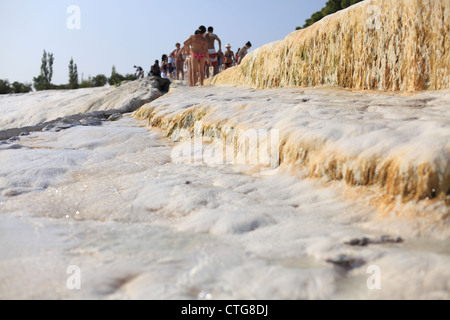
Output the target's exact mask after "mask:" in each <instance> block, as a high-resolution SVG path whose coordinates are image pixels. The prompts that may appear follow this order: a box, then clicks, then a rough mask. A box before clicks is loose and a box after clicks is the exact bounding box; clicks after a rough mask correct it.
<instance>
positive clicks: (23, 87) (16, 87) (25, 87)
mask: <svg viewBox="0 0 450 320" xmlns="http://www.w3.org/2000/svg"><path fill="white" fill-rule="evenodd" d="M12 90H13V92H14V93H28V92H30V91H31V90H32V88H31V84H26V83H25V84H24V83H21V82H17V81H15V82H14V83H13V84H12Z"/></svg>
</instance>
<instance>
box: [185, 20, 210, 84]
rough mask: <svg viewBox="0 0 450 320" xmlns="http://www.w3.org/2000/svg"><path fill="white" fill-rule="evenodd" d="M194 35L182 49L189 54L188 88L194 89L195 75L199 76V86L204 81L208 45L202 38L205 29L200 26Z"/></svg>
mask: <svg viewBox="0 0 450 320" xmlns="http://www.w3.org/2000/svg"><path fill="white" fill-rule="evenodd" d="M198 31H199V32H196V34H195V35H192V36H190V38H189V39H188V40H186V41H185V42H184V48H185V50H186V51H188V52H189V54H190V55H191V58H190V59H189V66H188V67H189V86H191V87H194V86H195V85H196V84H197V74H198V76H199V82H200V85H203V83H204V79H205V73H204V69H205V58H206V59H207V60H208V62H209V54H208V43H207V42H206V39H205V37H204V35H205V33H206V28H205V27H204V26H200V28H199V29H198Z"/></svg>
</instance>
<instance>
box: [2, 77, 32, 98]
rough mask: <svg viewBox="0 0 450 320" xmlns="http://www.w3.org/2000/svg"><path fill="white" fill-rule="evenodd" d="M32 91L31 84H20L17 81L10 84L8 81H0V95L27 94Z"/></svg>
mask: <svg viewBox="0 0 450 320" xmlns="http://www.w3.org/2000/svg"><path fill="white" fill-rule="evenodd" d="M32 90H33V88H32V85H31V84H28V83H20V82H17V81H15V82H13V83H12V84H10V83H9V81H8V80H2V79H0V94H9V93H27V92H30V91H32Z"/></svg>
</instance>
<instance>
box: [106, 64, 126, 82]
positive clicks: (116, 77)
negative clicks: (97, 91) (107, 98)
mask: <svg viewBox="0 0 450 320" xmlns="http://www.w3.org/2000/svg"><path fill="white" fill-rule="evenodd" d="M124 80H125V77H124V76H123V75H121V74H120V73H117V71H116V67H115V66H113V67H112V71H111V77H109V79H108V83H109V84H110V85H112V86H116V87H117V86H120V84H121V83H122V81H124Z"/></svg>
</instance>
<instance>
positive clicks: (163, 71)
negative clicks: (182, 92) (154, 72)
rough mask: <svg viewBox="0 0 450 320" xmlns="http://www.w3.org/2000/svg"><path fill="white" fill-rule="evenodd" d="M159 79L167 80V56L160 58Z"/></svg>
mask: <svg viewBox="0 0 450 320" xmlns="http://www.w3.org/2000/svg"><path fill="white" fill-rule="evenodd" d="M161 61H162V62H161V78H163V79H167V78H168V75H169V64H168V62H167V61H168V58H167V55H165V54H163V56H162V58H161Z"/></svg>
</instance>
